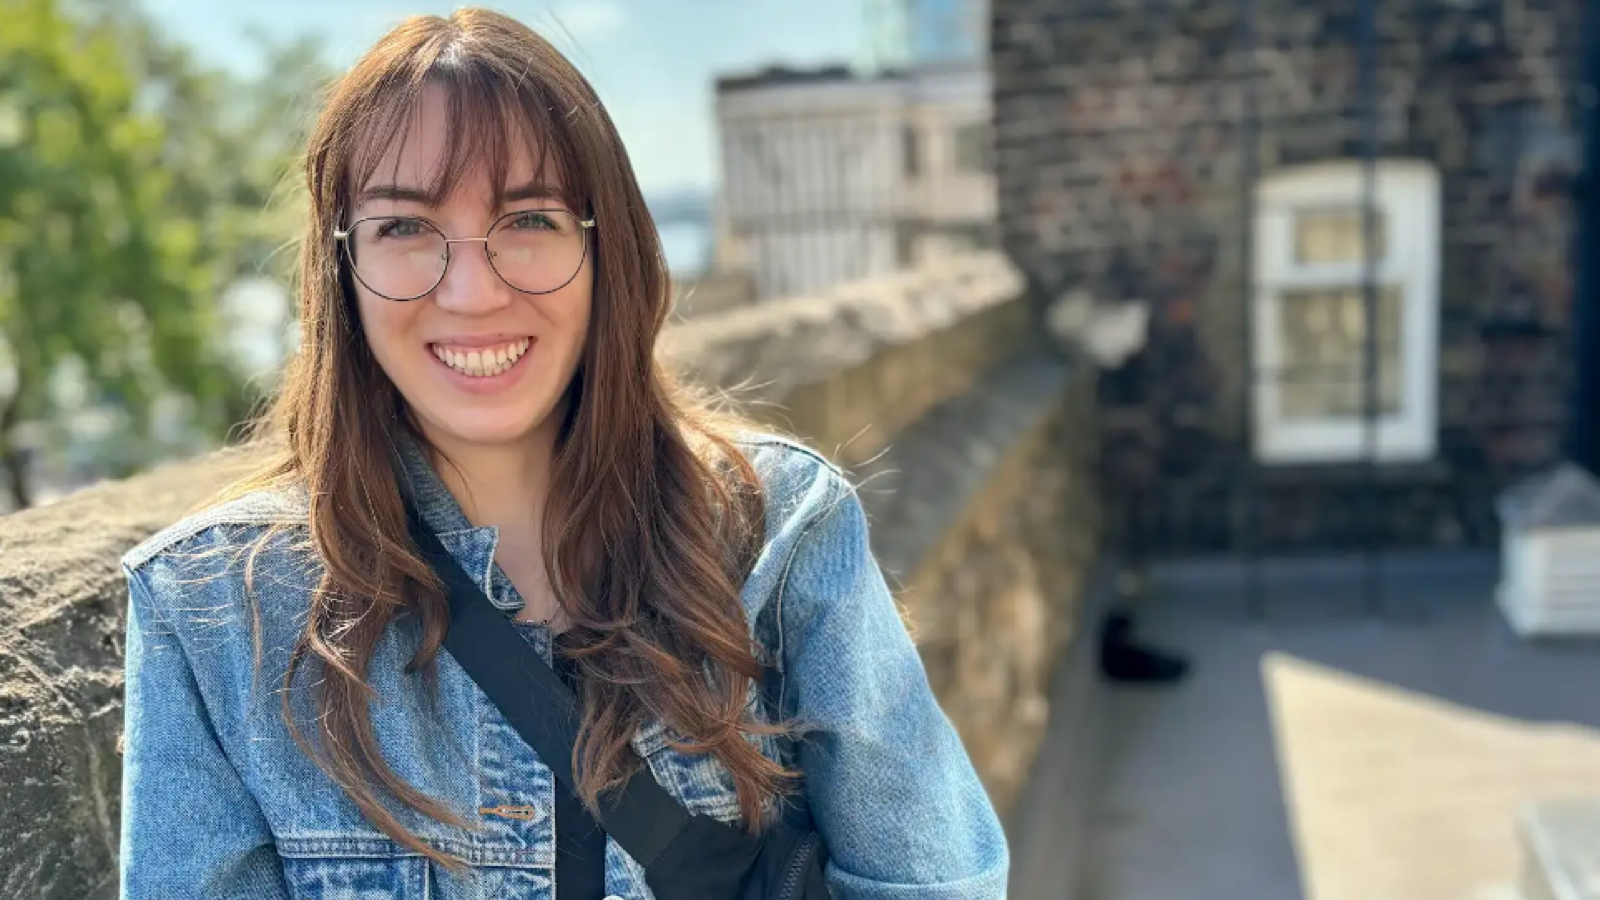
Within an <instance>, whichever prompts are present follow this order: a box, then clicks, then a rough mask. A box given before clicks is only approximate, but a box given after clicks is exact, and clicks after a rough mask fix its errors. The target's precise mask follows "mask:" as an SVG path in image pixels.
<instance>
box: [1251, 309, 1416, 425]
mask: <svg viewBox="0 0 1600 900" xmlns="http://www.w3.org/2000/svg"><path fill="white" fill-rule="evenodd" d="M1278 301H1279V304H1280V306H1279V316H1278V323H1279V328H1280V331H1281V333H1280V335H1279V339H1280V341H1279V346H1281V347H1282V348H1283V368H1282V371H1281V372H1280V375H1279V377H1280V379H1281V386H1280V393H1279V396H1280V397H1281V398H1282V399H1281V412H1282V415H1283V418H1284V419H1285V420H1286V421H1292V420H1295V419H1310V420H1327V419H1330V418H1352V417H1353V418H1359V417H1360V416H1361V415H1362V414H1363V412H1364V409H1365V403H1366V387H1365V381H1364V378H1365V356H1364V354H1365V353H1366V339H1367V329H1366V315H1365V309H1364V308H1363V306H1364V303H1363V296H1362V290H1361V287H1360V286H1359V285H1349V286H1345V287H1337V288H1318V289H1307V290H1292V291H1284V292H1282V293H1281V294H1279V295H1278ZM1400 303H1401V291H1400V288H1399V287H1398V286H1395V285H1387V286H1381V287H1380V288H1379V291H1378V310H1377V312H1378V316H1377V319H1378V334H1377V343H1378V412H1379V414H1380V415H1397V414H1399V412H1400V372H1401V359H1400V352H1401V351H1400V348H1401V346H1402V343H1401V334H1400V327H1401V325H1400Z"/></svg>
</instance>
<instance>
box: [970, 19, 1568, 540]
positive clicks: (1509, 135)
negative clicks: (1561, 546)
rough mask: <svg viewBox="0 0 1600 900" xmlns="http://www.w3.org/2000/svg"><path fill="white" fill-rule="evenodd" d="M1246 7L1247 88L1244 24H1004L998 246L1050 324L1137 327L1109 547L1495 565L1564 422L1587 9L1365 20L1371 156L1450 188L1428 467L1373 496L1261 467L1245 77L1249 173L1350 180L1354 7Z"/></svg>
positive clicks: (1115, 390) (1316, 474)
mask: <svg viewBox="0 0 1600 900" xmlns="http://www.w3.org/2000/svg"><path fill="white" fill-rule="evenodd" d="M1254 5H1255V7H1256V15H1255V41H1256V46H1257V48H1258V51H1257V54H1256V56H1255V63H1254V67H1253V69H1252V67H1251V66H1248V65H1247V64H1246V60H1245V55H1244V54H1243V53H1242V52H1241V49H1240V48H1241V46H1242V43H1241V40H1242V34H1243V32H1242V30H1241V27H1240V26H1241V17H1242V10H1243V9H1244V6H1245V4H1244V3H1243V2H1216V0H1076V2H1071V3H1064V2H1061V0H994V3H993V28H992V30H991V50H992V53H993V66H994V77H995V138H996V151H997V162H998V169H999V176H1000V208H1001V233H1002V239H1003V242H1004V245H1005V247H1006V248H1007V250H1008V252H1009V253H1010V254H1011V255H1012V256H1013V257H1014V258H1015V259H1016V260H1017V262H1018V263H1019V264H1020V265H1021V266H1022V267H1023V269H1024V270H1025V271H1026V272H1027V274H1028V278H1029V280H1030V283H1031V287H1032V290H1033V292H1034V295H1035V296H1036V297H1038V298H1039V299H1040V300H1041V302H1045V303H1048V302H1049V301H1051V300H1053V299H1055V298H1056V297H1058V296H1060V295H1061V294H1063V293H1064V292H1067V291H1070V290H1074V289H1081V290H1087V291H1088V292H1090V293H1091V294H1092V295H1093V296H1094V297H1096V298H1097V299H1100V300H1107V301H1115V300H1124V299H1141V300H1144V301H1147V302H1149V303H1150V304H1151V309H1152V316H1151V331H1150V341H1149V343H1148V345H1147V346H1146V348H1145V350H1144V351H1143V352H1141V353H1140V354H1139V355H1138V356H1136V357H1135V358H1133V359H1132V360H1131V361H1130V362H1129V363H1128V364H1127V365H1126V366H1124V367H1123V368H1122V369H1121V370H1118V371H1115V372H1111V373H1108V375H1107V377H1106V378H1105V383H1104V385H1103V389H1102V405H1103V423H1104V426H1105V441H1106V446H1105V448H1104V449H1105V451H1106V452H1105V453H1104V454H1103V458H1104V459H1106V460H1107V471H1106V473H1105V476H1106V484H1107V491H1108V494H1109V498H1108V499H1109V503H1108V513H1112V512H1114V511H1115V510H1119V509H1120V510H1121V512H1122V513H1123V515H1122V517H1121V518H1122V524H1121V526H1116V525H1115V523H1116V522H1117V519H1118V517H1117V516H1116V515H1109V516H1108V524H1110V525H1113V526H1114V528H1116V529H1117V530H1120V531H1124V532H1126V531H1127V530H1128V529H1130V528H1132V527H1133V526H1131V525H1130V524H1129V523H1136V525H1137V527H1136V528H1134V529H1133V530H1134V531H1135V532H1136V534H1135V535H1126V534H1125V535H1124V537H1129V538H1131V537H1135V536H1137V537H1138V538H1139V539H1140V540H1141V541H1143V542H1144V543H1145V544H1146V545H1147V547H1148V549H1151V550H1153V551H1159V552H1183V551H1195V550H1222V549H1235V548H1237V547H1239V546H1240V543H1241V540H1243V539H1244V536H1245V535H1247V534H1250V533H1259V534H1260V535H1261V537H1262V538H1263V540H1264V541H1265V542H1266V545H1267V546H1269V547H1274V548H1280V549H1284V548H1308V549H1309V548H1321V549H1336V548H1339V547H1342V546H1346V545H1361V544H1364V543H1365V542H1366V541H1367V540H1369V539H1371V538H1374V537H1375V538H1377V539H1378V540H1379V541H1380V542H1381V543H1383V544H1385V545H1390V546H1398V545H1429V544H1441V543H1444V544H1448V543H1462V542H1465V543H1474V544H1483V543H1488V542H1491V541H1493V540H1495V524H1494V520H1493V511H1492V507H1491V501H1492V498H1493V496H1494V495H1495V493H1496V492H1497V491H1498V490H1499V489H1500V488H1502V487H1503V486H1504V485H1505V484H1506V483H1507V482H1508V481H1510V480H1512V479H1515V478H1517V477H1519V476H1520V475H1522V474H1525V473H1527V472H1529V471H1531V470H1534V469H1537V468H1539V467H1541V466H1543V465H1546V464H1548V463H1549V462H1551V461H1552V460H1553V459H1554V458H1555V457H1556V456H1557V454H1558V452H1559V446H1558V445H1559V435H1560V432H1561V429H1562V426H1563V422H1564V418H1565V415H1566V399H1565V398H1566V387H1565V382H1566V378H1567V372H1568V370H1569V369H1570V366H1569V365H1568V360H1569V358H1570V351H1569V349H1568V344H1567V338H1566V322H1567V307H1568V303H1569V295H1570V290H1571V283H1572V271H1571V261H1570V259H1569V250H1568V247H1569V232H1570V229H1571V226H1572V218H1573V211H1572V208H1571V203H1570V200H1569V184H1570V181H1571V178H1572V176H1573V174H1574V172H1573V169H1574V166H1575V165H1576V160H1577V153H1576V140H1575V138H1574V135H1573V132H1572V121H1573V119H1572V111H1571V108H1570V107H1571V105H1572V98H1571V96H1570V95H1571V94H1572V91H1573V85H1574V84H1575V83H1576V64H1577V61H1578V60H1577V55H1578V48H1577V47H1576V46H1575V41H1576V37H1577V34H1578V32H1579V30H1580V29H1579V27H1578V26H1579V19H1580V13H1581V6H1582V3H1581V0H1384V2H1381V3H1379V4H1377V5H1378V7H1379V14H1378V15H1379V19H1378V22H1377V29H1378V31H1377V33H1378V42H1377V58H1378V66H1377V69H1376V85H1377V90H1376V91H1375V92H1374V93H1375V98H1374V99H1375V104H1376V105H1375V107H1374V108H1375V110H1376V114H1377V121H1378V123H1379V139H1380V145H1381V150H1380V153H1381V154H1382V155H1384V156H1398V157H1411V158H1419V157H1420V158H1424V159H1428V160H1431V161H1432V162H1433V163H1434V164H1435V165H1437V166H1438V167H1439V170H1440V176H1441V192H1442V195H1441V207H1442V219H1443V233H1442V243H1443V246H1442V254H1443V258H1442V260H1441V284H1440V288H1441V294H1440V311H1441V321H1440V328H1439V334H1440V355H1439V360H1440V365H1439V431H1438V441H1437V446H1438V452H1437V454H1436V457H1435V458H1434V460H1432V461H1431V462H1429V463H1426V464H1411V465H1406V466H1401V467H1395V468H1388V469H1384V470H1381V471H1378V472H1377V473H1376V475H1375V479H1376V486H1375V487H1374V489H1373V491H1371V492H1370V493H1369V492H1364V491H1363V490H1361V489H1359V488H1360V486H1361V485H1362V484H1364V483H1366V482H1364V481H1363V479H1364V478H1366V477H1367V475H1368V469H1367V467H1365V466H1362V465H1356V464H1352V465H1336V466H1297V467H1293V468H1283V467H1277V466H1273V467H1267V466H1262V467H1260V468H1254V467H1252V466H1251V465H1250V457H1249V453H1248V447H1247V445H1246V443H1245V432H1244V421H1245V412H1246V411H1245V409H1244V408H1243V389H1244V386H1245V379H1247V378H1248V372H1247V371H1246V365H1247V360H1248V353H1247V352H1246V350H1247V348H1246V332H1245V330H1244V328H1245V326H1244V323H1243V318H1242V315H1243V312H1244V306H1243V300H1242V297H1243V290H1244V284H1243V279H1242V278H1241V272H1242V271H1243V270H1244V269H1243V267H1244V265H1245V252H1246V251H1245V247H1246V240H1245V230H1244V229H1245V228H1246V227H1247V220H1246V219H1244V218H1243V215H1242V210H1243V196H1244V192H1243V191H1242V186H1243V181H1242V179H1243V164H1244V162H1243V161H1244V155H1243V154H1242V153H1241V150H1242V149H1243V148H1244V147H1245V146H1246V139H1247V138H1248V136H1249V135H1250V134H1251V133H1252V129H1250V128H1248V127H1245V126H1244V125H1242V122H1243V121H1244V116H1243V115H1242V113H1243V110H1244V109H1245V108H1246V106H1245V101H1244V97H1245V92H1244V89H1243V86H1244V83H1245V78H1246V77H1250V76H1251V74H1252V71H1253V72H1254V76H1253V77H1254V78H1255V85H1256V87H1255V94H1256V96H1257V98H1258V102H1257V109H1258V110H1259V117H1258V120H1257V122H1258V125H1257V127H1256V128H1255V129H1254V130H1253V131H1254V133H1255V134H1256V139H1257V143H1256V147H1257V154H1256V155H1257V164H1258V166H1259V171H1260V172H1263V173H1265V172H1270V171H1271V170H1272V169H1273V168H1275V167H1278V166H1285V165H1295V164H1300V163H1306V162H1315V161H1323V160H1330V159H1340V158H1353V157H1358V156H1359V154H1360V153H1361V148H1362V134H1363V130H1362V123H1363V112H1364V109H1365V108H1366V107H1365V102H1364V97H1365V95H1364V94H1363V92H1362V91H1361V78H1360V77H1359V68H1358V62H1359V50H1358V44H1357V40H1358V34H1359V31H1358V28H1359V16H1358V13H1359V10H1360V6H1359V4H1358V3H1357V2H1356V0H1319V2H1317V3H1315V4H1312V3H1307V2H1304V0H1254ZM1252 473H1254V474H1253V475H1252ZM1252 483H1253V484H1256V485H1257V486H1258V490H1256V491H1254V492H1252V491H1250V490H1247V489H1246V488H1245V487H1244V486H1245V485H1247V484H1252ZM1251 496H1254V497H1257V498H1259V502H1258V503H1257V502H1252V501H1250V500H1249V498H1250V497H1251ZM1368 496H1374V497H1376V500H1377V504H1376V506H1375V507H1374V506H1372V505H1370V504H1364V499H1363V498H1365V497H1368ZM1252 519H1254V520H1255V521H1256V522H1257V523H1258V525H1259V530H1258V531H1252V530H1248V529H1247V528H1246V523H1247V522H1249V521H1251V520H1252Z"/></svg>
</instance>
